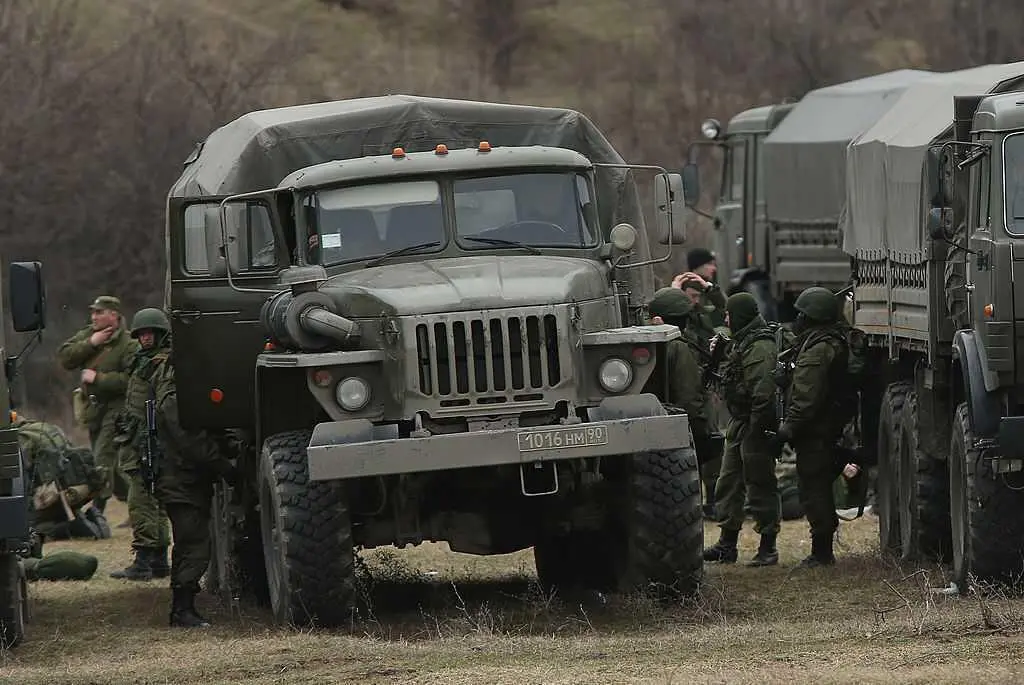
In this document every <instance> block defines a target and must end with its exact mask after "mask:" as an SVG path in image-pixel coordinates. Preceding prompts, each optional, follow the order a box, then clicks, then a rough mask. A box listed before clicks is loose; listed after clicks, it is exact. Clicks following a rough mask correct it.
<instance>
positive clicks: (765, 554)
mask: <svg viewBox="0 0 1024 685" xmlns="http://www.w3.org/2000/svg"><path fill="white" fill-rule="evenodd" d="M777 563H779V550H777V549H775V533H762V534H761V545H760V546H759V547H758V548H757V554H755V555H754V558H753V559H751V560H750V561H748V562H747V566H774V565H775V564H777Z"/></svg>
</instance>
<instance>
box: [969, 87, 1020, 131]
mask: <svg viewBox="0 0 1024 685" xmlns="http://www.w3.org/2000/svg"><path fill="white" fill-rule="evenodd" d="M972 128H973V129H974V130H975V131H1013V130H1018V129H1024V92H1020V91H1018V92H1012V93H1003V94H1001V95H992V96H989V97H987V98H985V99H984V100H982V101H981V104H980V105H978V111H977V112H975V114H974V124H973V126H972Z"/></svg>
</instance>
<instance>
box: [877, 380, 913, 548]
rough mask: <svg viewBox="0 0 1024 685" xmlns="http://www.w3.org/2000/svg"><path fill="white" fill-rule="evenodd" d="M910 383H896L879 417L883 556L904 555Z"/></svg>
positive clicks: (880, 509)
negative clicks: (904, 440) (903, 469)
mask: <svg viewBox="0 0 1024 685" xmlns="http://www.w3.org/2000/svg"><path fill="white" fill-rule="evenodd" d="M908 392H910V383H907V382H904V381H900V382H898V383H892V384H890V385H889V387H887V388H886V389H885V394H884V395H883V396H882V407H881V410H880V411H879V414H878V478H877V486H876V489H877V494H876V498H875V507H876V509H877V511H878V543H879V549H880V550H881V552H882V553H883V554H897V553H900V554H902V552H903V540H902V531H901V528H900V506H901V504H902V502H901V501H900V488H899V483H900V459H899V455H900V425H901V423H902V421H903V407H904V402H905V400H906V397H907V393H908Z"/></svg>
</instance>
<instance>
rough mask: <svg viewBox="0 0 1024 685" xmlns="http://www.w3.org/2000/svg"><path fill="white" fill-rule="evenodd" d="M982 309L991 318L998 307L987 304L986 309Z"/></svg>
mask: <svg viewBox="0 0 1024 685" xmlns="http://www.w3.org/2000/svg"><path fill="white" fill-rule="evenodd" d="M982 311H984V312H985V316H987V317H988V318H990V319H991V318H992V315H993V314H995V311H996V308H995V307H993V306H992V305H990V304H987V305H985V309H984V310H982Z"/></svg>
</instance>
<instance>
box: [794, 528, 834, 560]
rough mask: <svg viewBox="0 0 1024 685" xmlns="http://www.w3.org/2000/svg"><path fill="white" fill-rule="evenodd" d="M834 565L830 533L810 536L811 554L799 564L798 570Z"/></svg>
mask: <svg viewBox="0 0 1024 685" xmlns="http://www.w3.org/2000/svg"><path fill="white" fill-rule="evenodd" d="M834 563H836V557H835V555H834V554H833V553H832V533H829V534H828V535H813V536H811V554H810V556H808V557H807V558H806V559H804V560H803V561H801V562H800V568H818V567H820V566H831V565H833V564H834Z"/></svg>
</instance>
